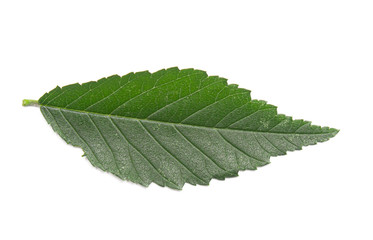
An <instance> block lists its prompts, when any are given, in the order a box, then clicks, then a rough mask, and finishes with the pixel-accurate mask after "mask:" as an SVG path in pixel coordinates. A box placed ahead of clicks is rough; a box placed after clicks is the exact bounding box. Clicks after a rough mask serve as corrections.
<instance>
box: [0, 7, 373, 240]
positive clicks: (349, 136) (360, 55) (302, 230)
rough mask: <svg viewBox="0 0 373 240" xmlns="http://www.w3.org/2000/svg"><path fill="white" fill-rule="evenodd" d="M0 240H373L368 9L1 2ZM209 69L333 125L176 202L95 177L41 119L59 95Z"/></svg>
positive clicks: (177, 195)
mask: <svg viewBox="0 0 373 240" xmlns="http://www.w3.org/2000/svg"><path fill="white" fill-rule="evenodd" d="M0 25H1V32H0V35H1V36H0V42H1V44H0V61H1V62H0V81H1V85H0V92H1V94H0V98H1V117H0V121H1V124H0V128H1V131H0V137H1V138H0V140H1V144H0V148H1V156H0V194H1V196H0V239H4V240H8V239H38V240H42V239H90V240H93V239H286V240H291V239H312V240H314V239H328V240H329V239H373V196H372V183H373V157H372V136H373V135H372V134H373V131H372V124H373V123H372V120H373V119H372V85H371V84H370V83H371V82H372V80H373V6H372V1H358V0H353V1H343V0H338V1H328V0H321V1H317V0H313V1H300V0H296V1H265V0H263V1H232V0H230V1H216V0H215V1H202V0H200V1H191V0H188V1H161V0H157V1H139V0H137V1H107V0H106V1H100V2H98V1H77V0H74V1H66V0H65V1H37V0H34V1H15V0H9V1H6V0H5V1H4V0H1V3H0ZM173 66H178V67H180V68H189V67H193V68H198V69H203V70H206V71H207V72H208V74H210V75H219V76H222V77H226V78H228V79H229V83H237V84H239V85H240V86H241V87H244V88H247V89H250V90H252V97H253V98H255V99H264V100H267V101H268V102H269V103H271V104H274V105H277V106H279V108H278V110H279V112H280V113H285V114H287V115H290V116H293V117H295V118H302V119H306V120H312V121H313V123H315V124H318V125H322V126H330V127H334V128H338V129H340V130H341V131H340V133H339V134H338V135H337V136H336V137H335V138H333V139H331V140H330V141H328V142H326V143H322V144H318V145H316V146H311V147H306V148H305V149H304V150H302V151H298V152H291V153H289V154H288V155H286V156H282V157H277V158H272V163H271V164H270V165H268V166H266V167H263V168H260V169H259V170H257V171H246V172H241V173H240V176H239V177H238V178H234V179H228V180H226V181H217V180H213V181H212V182H211V184H210V186H208V187H206V186H197V187H194V186H191V185H186V186H185V187H184V189H183V190H182V191H174V190H170V189H167V188H161V187H158V186H156V185H154V184H152V185H151V186H150V187H149V188H144V187H141V186H138V185H135V184H132V183H128V182H123V181H120V180H118V179H117V178H115V177H114V176H112V175H110V174H107V173H104V172H102V171H100V170H98V169H95V168H94V167H92V166H91V164H90V163H89V162H88V160H87V159H85V158H82V157H81V155H82V153H83V152H82V150H81V149H79V148H74V147H72V146H69V145H67V144H66V143H65V142H64V141H63V140H62V139H60V137H59V136H58V135H57V134H55V133H54V132H53V131H52V129H51V127H50V126H48V125H47V123H46V121H45V120H44V119H43V117H42V115H41V113H40V111H39V110H38V109H37V108H32V107H29V108H23V107H21V102H22V99H24V98H31V99H38V98H39V97H40V96H41V95H42V94H44V93H45V92H46V91H49V90H51V89H52V88H54V87H55V86H56V85H57V84H58V85H60V86H63V85H66V84H71V83H75V82H81V83H82V82H86V81H90V80H97V79H99V78H101V77H104V76H109V75H113V74H120V75H123V74H126V73H128V72H131V71H142V70H150V71H157V70H159V69H162V68H168V67H173Z"/></svg>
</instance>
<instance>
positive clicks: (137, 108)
mask: <svg viewBox="0 0 373 240" xmlns="http://www.w3.org/2000/svg"><path fill="white" fill-rule="evenodd" d="M39 104H40V105H41V111H42V113H43V115H44V117H45V118H46V120H47V122H48V123H49V124H51V125H52V128H53V129H54V130H55V131H56V132H57V133H58V134H59V135H60V136H61V137H62V138H63V139H64V140H65V141H66V142H67V143H69V144H72V145H74V146H78V147H81V148H82V149H83V151H84V152H85V154H86V155H87V158H88V159H89V161H90V162H91V163H92V165H94V166H95V167H98V168H100V169H102V170H103V171H107V172H110V173H113V174H114V175H116V176H118V177H119V178H121V179H126V180H129V181H132V182H135V183H138V184H141V185H143V186H148V185H149V184H150V183H152V182H154V183H156V184H158V185H160V186H168V187H170V188H174V189H182V187H183V186H184V184H185V183H190V184H192V185H197V184H198V185H208V184H209V182H210V181H211V179H213V178H215V179H220V180H223V179H225V178H227V177H234V176H237V175H238V172H239V171H241V170H248V169H251V170H255V169H257V167H261V166H264V165H267V164H268V163H269V159H270V157H271V156H278V155H284V154H286V152H287V151H294V150H300V149H302V146H307V145H313V144H316V143H317V142H322V141H326V140H328V139H329V138H331V137H333V136H335V135H336V134H337V133H338V130H336V129H332V128H321V127H318V126H314V125H311V124H310V122H307V121H303V120H293V119H292V118H291V117H287V116H284V115H281V114H277V108H276V107H275V106H273V105H269V104H267V103H266V102H265V101H260V100H251V97H250V91H249V90H246V89H241V88H238V87H237V85H228V84H227V81H226V79H224V78H219V77H216V76H208V75H207V74H206V73H205V72H203V71H200V70H194V69H185V70H179V69H177V68H171V69H166V70H160V71H158V72H155V73H153V74H151V73H149V72H147V71H146V72H139V73H129V74H127V75H125V76H123V77H119V76H118V75H114V76H111V77H108V78H103V79H100V80H99V81H97V82H88V83H84V84H81V85H80V84H72V85H68V86H65V87H63V88H60V87H57V88H55V89H54V90H52V91H50V92H49V93H46V94H44V95H43V96H42V97H41V98H40V99H39Z"/></svg>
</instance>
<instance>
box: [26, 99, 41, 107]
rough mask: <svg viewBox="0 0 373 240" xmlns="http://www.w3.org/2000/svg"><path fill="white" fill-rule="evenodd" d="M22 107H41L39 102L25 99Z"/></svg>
mask: <svg viewBox="0 0 373 240" xmlns="http://www.w3.org/2000/svg"><path fill="white" fill-rule="evenodd" d="M22 106H24V107H27V106H34V107H37V106H39V102H38V100H31V99H23V101H22Z"/></svg>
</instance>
